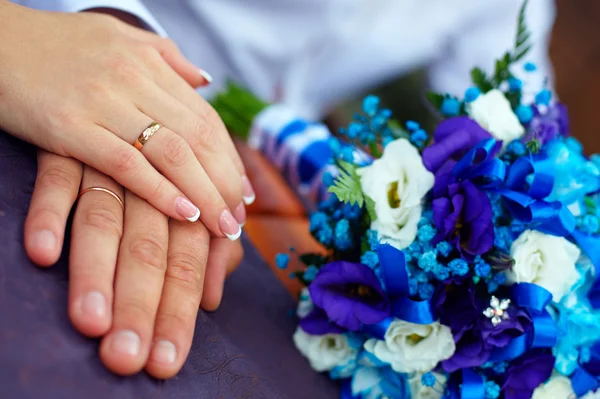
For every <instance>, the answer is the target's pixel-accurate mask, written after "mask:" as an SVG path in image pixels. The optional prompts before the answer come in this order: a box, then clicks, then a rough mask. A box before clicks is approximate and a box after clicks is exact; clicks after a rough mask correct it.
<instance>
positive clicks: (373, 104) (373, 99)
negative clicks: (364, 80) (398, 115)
mask: <svg viewBox="0 0 600 399" xmlns="http://www.w3.org/2000/svg"><path fill="white" fill-rule="evenodd" d="M362 108H363V111H364V112H365V114H367V115H369V116H371V117H372V116H375V115H376V114H377V111H378V110H379V97H377V96H373V95H370V96H366V97H365V99H364V100H363V104H362Z"/></svg>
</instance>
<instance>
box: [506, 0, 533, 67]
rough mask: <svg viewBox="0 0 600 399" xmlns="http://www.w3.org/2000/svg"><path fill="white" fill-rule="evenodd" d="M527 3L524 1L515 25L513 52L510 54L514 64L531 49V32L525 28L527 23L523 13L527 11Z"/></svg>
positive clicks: (526, 0) (527, 0) (527, 1)
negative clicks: (515, 33)
mask: <svg viewBox="0 0 600 399" xmlns="http://www.w3.org/2000/svg"><path fill="white" fill-rule="evenodd" d="M527 3H529V0H524V1H523V4H522V5H521V9H520V10H519V20H518V23H517V35H516V37H515V50H514V52H513V54H512V57H511V61H512V62H516V61H519V60H521V59H522V58H523V57H525V55H526V54H527V53H528V52H529V50H530V49H531V43H529V39H530V38H531V32H530V31H529V29H528V28H527V21H526V20H525V11H526V10H527Z"/></svg>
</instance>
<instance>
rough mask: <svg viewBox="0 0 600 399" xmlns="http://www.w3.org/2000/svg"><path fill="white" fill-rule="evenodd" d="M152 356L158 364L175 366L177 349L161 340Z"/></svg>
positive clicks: (170, 343) (155, 345)
mask: <svg viewBox="0 0 600 399" xmlns="http://www.w3.org/2000/svg"><path fill="white" fill-rule="evenodd" d="M150 356H151V357H152V360H154V361H155V362H156V363H163V364H173V363H175V359H176V358H177V349H176V348H175V345H173V343H172V342H170V341H165V340H160V341H158V342H156V343H155V344H154V347H153V348H152V354H151V355H150Z"/></svg>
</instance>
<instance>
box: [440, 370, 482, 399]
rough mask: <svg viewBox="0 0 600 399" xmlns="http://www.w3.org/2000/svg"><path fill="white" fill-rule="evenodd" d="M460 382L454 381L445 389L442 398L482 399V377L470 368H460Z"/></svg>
mask: <svg viewBox="0 0 600 399" xmlns="http://www.w3.org/2000/svg"><path fill="white" fill-rule="evenodd" d="M461 374H462V383H461V384H460V385H459V384H457V383H456V381H455V382H454V383H453V384H452V385H451V386H450V387H449V389H448V390H447V391H446V396H444V399H484V398H485V383H484V381H483V378H482V377H481V376H480V375H479V374H477V373H475V372H474V371H473V370H472V369H462V371H461Z"/></svg>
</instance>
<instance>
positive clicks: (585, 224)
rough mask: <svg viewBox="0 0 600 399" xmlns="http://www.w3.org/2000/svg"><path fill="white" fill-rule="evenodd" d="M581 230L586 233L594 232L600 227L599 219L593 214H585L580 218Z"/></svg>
mask: <svg viewBox="0 0 600 399" xmlns="http://www.w3.org/2000/svg"><path fill="white" fill-rule="evenodd" d="M580 228H581V231H583V232H584V233H587V234H596V233H597V232H598V230H599V229H600V221H598V217H596V216H595V215H585V216H584V217H583V219H582V220H581V227H580Z"/></svg>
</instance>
